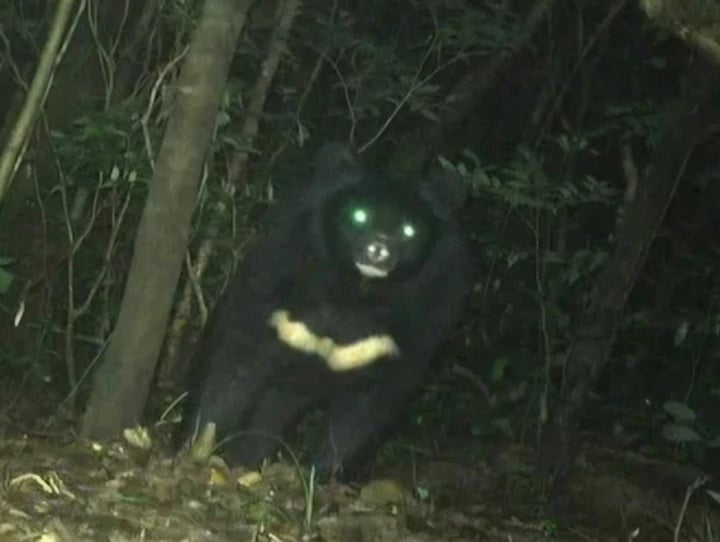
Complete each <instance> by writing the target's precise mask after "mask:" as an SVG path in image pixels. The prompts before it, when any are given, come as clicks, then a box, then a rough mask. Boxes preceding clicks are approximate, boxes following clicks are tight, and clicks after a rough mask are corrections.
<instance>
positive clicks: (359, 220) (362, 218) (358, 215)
mask: <svg viewBox="0 0 720 542" xmlns="http://www.w3.org/2000/svg"><path fill="white" fill-rule="evenodd" d="M368 218H369V217H368V213H367V211H366V210H365V209H363V208H362V207H358V208H357V209H354V210H353V212H352V220H353V222H354V223H355V224H366V223H367V221H368Z"/></svg>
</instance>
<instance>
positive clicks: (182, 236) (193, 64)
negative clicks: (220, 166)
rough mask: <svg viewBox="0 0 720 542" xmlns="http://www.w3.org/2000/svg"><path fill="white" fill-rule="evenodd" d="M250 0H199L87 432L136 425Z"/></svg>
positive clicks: (96, 434)
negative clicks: (198, 12) (200, 4)
mask: <svg viewBox="0 0 720 542" xmlns="http://www.w3.org/2000/svg"><path fill="white" fill-rule="evenodd" d="M251 5H252V0H206V2H205V5H204V7H203V11H202V14H201V16H200V20H199V22H198V26H197V29H196V30H195V34H194V36H193V40H192V43H191V44H190V48H189V50H188V53H187V57H186V58H185V60H184V63H183V66H182V69H181V72H180V77H179V80H178V83H177V97H176V103H175V107H174V110H173V113H172V115H171V117H170V119H169V121H168V125H167V128H166V131H165V136H164V138H163V142H162V145H161V147H160V151H159V153H158V158H157V164H156V169H155V176H154V178H153V180H152V185H151V187H150V191H149V194H148V198H147V202H146V204H145V210H144V212H143V216H142V218H141V221H140V225H139V228H138V232H137V237H136V238H135V247H134V255H133V260H132V264H131V266H130V272H129V274H128V280H127V284H126V286H125V293H124V296H123V301H122V305H121V307H120V314H119V316H118V321H117V324H116V326H115V329H114V331H113V334H112V338H111V340H110V344H109V346H108V350H107V352H106V354H105V357H104V359H103V364H102V366H101V367H100V368H99V370H98V372H97V374H96V375H95V382H94V386H93V389H92V392H91V395H90V399H89V402H88V406H87V411H86V412H85V418H84V420H83V426H82V434H83V436H85V437H87V438H107V437H113V436H116V435H117V434H118V433H119V432H120V431H121V430H122V429H124V428H126V427H130V426H133V425H135V424H136V423H138V421H139V419H140V416H141V414H142V411H143V408H144V406H145V401H146V399H147V395H148V391H149V389H150V383H151V381H152V377H153V372H154V369H155V364H156V362H157V359H158V356H159V353H160V349H161V347H162V342H163V337H164V335H165V330H166V327H167V323H168V318H169V315H170V310H171V307H172V301H173V296H174V293H175V288H176V286H177V282H178V278H179V276H180V270H181V265H182V261H183V258H184V256H185V251H186V248H187V240H188V234H189V229H190V223H191V218H192V213H193V210H194V207H195V201H196V198H197V192H198V183H199V179H200V173H201V169H202V165H203V161H204V159H205V154H206V149H207V148H208V143H209V141H210V138H211V137H212V133H213V129H214V127H215V121H216V116H217V110H218V107H219V105H220V100H221V97H222V93H223V89H224V86H225V82H226V80H227V76H228V70H229V66H230V62H231V60H232V58H233V54H234V51H235V47H236V44H237V41H238V38H239V36H240V32H241V30H242V28H243V26H244V24H245V20H246V16H247V12H248V10H249V8H250V6H251Z"/></svg>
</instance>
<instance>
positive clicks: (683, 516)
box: [0, 386, 720, 542]
mask: <svg viewBox="0 0 720 542" xmlns="http://www.w3.org/2000/svg"><path fill="white" fill-rule="evenodd" d="M3 387H4V386H3ZM4 391H7V388H6V389H5V390H4ZM3 395H5V394H3ZM5 396H6V397H7V395H5ZM38 396H39V395H38V393H35V392H34V393H23V394H22V397H24V398H27V400H22V401H21V402H20V403H26V402H27V403H28V404H27V405H25V406H22V404H20V403H18V402H13V404H12V408H5V409H4V410H0V468H1V472H2V476H3V480H2V485H1V486H0V540H1V541H5V540H8V541H14V540H18V541H21V540H22V541H25V540H38V541H42V542H54V541H62V542H69V541H113V542H121V541H130V540H142V541H188V542H191V541H204V540H208V541H212V540H217V541H237V542H244V541H273V542H280V541H282V542H291V541H313V540H315V541H323V542H336V541H337V542H381V541H382V542H432V541H456V542H461V541H475V540H477V541H480V540H482V541H498V542H500V541H502V542H529V541H533V542H535V541H561V542H570V541H573V542H574V541H577V542H581V541H582V542H588V541H598V542H609V541H623V542H624V541H633V540H638V541H652V542H664V541H683V542H685V541H688V542H690V541H697V542H710V541H711V540H715V541H717V540H720V504H719V503H718V502H717V501H716V500H715V499H714V498H713V492H712V491H711V490H710V489H709V488H712V487H713V486H712V485H705V486H703V487H700V488H695V489H694V488H693V484H695V481H696V480H697V477H698V475H699V472H698V471H697V470H696V469H694V468H692V467H689V466H684V465H679V464H676V463H669V462H665V461H661V460H658V459H653V458H651V457H648V456H645V455H643V454H641V453H638V452H637V451H633V452H630V451H627V450H626V451H619V450H611V449H609V448H603V447H601V446H597V445H595V446H592V445H588V446H585V448H584V450H583V453H582V455H581V457H580V458H579V460H578V463H577V466H576V469H575V470H574V471H573V477H572V479H571V482H570V483H569V484H568V485H567V487H566V488H565V489H564V490H563V492H562V495H560V496H559V498H555V499H554V500H553V502H554V503H555V504H554V505H550V504H548V500H547V499H546V498H544V496H543V491H542V488H541V487H540V484H538V482H537V478H535V477H534V474H533V473H534V464H533V454H532V451H531V450H530V449H529V448H527V447H522V446H518V445H516V444H512V443H507V442H503V443H501V442H484V443H482V445H477V443H476V444H474V445H473V446H471V447H468V449H472V450H473V452H472V453H466V452H464V451H463V450H462V447H457V446H456V447H455V449H454V452H453V453H445V454H426V453H424V454H419V455H418V456H417V457H416V459H415V461H414V462H413V463H412V464H408V463H409V462H407V461H406V462H404V463H402V464H396V465H392V464H383V465H382V467H380V468H379V469H378V472H377V473H376V474H377V476H375V475H374V476H373V479H372V480H371V481H369V482H367V483H365V484H361V485H357V486H346V485H340V484H315V483H313V482H312V481H311V480H310V478H309V476H308V473H307V471H304V470H302V469H298V468H296V467H295V466H294V465H291V464H287V463H282V462H278V463H273V464H270V465H268V466H267V467H266V468H264V469H263V470H262V471H261V472H258V471H248V470H243V469H228V468H227V467H226V466H225V465H224V463H223V462H222V460H220V459H219V458H215V457H213V458H211V460H210V461H208V462H206V463H204V464H194V463H192V462H191V461H190V460H188V459H181V458H173V457H171V456H170V455H169V454H168V453H167V450H166V447H165V446H163V445H162V444H161V443H160V441H161V440H162V438H160V437H158V442H157V443H155V444H153V445H152V446H150V447H145V446H143V445H141V446H138V445H137V444H132V443H131V442H135V441H137V440H138V439H133V438H132V436H133V435H132V434H128V435H126V438H125V439H123V440H120V441H118V442H115V443H111V444H104V445H100V444H95V443H87V442H81V441H79V440H78V439H77V438H76V436H75V435H74V434H73V431H72V430H71V429H70V428H71V427H76V420H72V419H69V418H68V419H67V420H65V421H62V422H58V421H57V420H56V422H55V423H54V424H53V428H54V429H52V430H48V429H41V428H42V427H47V424H46V423H44V421H47V420H44V421H43V420H39V419H38V418H34V419H35V421H33V422H29V421H28V420H29V419H33V418H28V417H27V416H31V415H32V412H33V404H35V406H37V403H38V402H37V397H38ZM33 398H34V400H31V399H33ZM46 398H47V399H49V397H47V395H46ZM6 405H7V403H6ZM41 422H43V423H41ZM58 425H64V426H66V427H67V429H66V430H58V429H55V428H56V427H57V426H58ZM31 427H37V429H31ZM19 428H20V429H19ZM21 431H22V432H21ZM163 432H165V433H167V431H165V430H164V429H162V428H160V429H158V428H154V429H152V430H151V433H152V434H153V435H154V434H156V433H157V434H158V435H161V434H162V433H163ZM128 437H130V440H129V441H128V440H127V438H128ZM140 440H141V441H142V439H140ZM384 463H386V462H384ZM715 487H717V486H715ZM714 495H715V498H717V495H718V493H714ZM556 497H558V496H557V495H556Z"/></svg>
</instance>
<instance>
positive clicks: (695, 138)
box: [538, 62, 720, 487]
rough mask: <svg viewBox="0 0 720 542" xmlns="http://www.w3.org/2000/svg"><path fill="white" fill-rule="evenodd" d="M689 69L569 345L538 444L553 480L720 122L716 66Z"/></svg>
mask: <svg viewBox="0 0 720 542" xmlns="http://www.w3.org/2000/svg"><path fill="white" fill-rule="evenodd" d="M694 70H695V71H694V73H692V74H691V75H690V77H689V78H688V79H689V83H688V88H689V89H691V91H690V92H689V93H688V96H686V97H685V105H684V107H683V108H682V112H681V113H680V115H671V117H670V118H668V123H667V128H666V134H667V135H666V136H665V138H664V140H663V142H662V143H661V144H660V145H659V146H658V148H657V149H656V152H655V155H654V157H653V160H652V162H651V167H650V169H649V173H648V175H647V176H646V179H644V180H643V182H642V185H641V187H640V189H639V190H638V193H637V198H636V200H635V202H634V204H632V205H631V206H630V207H629V208H628V209H627V214H626V216H625V217H624V219H623V221H622V223H621V225H620V229H619V231H618V235H617V244H616V246H615V249H614V250H613V252H612V253H611V254H610V256H609V257H608V259H607V261H606V262H605V264H604V266H603V268H602V269H601V270H600V272H599V273H598V275H597V278H596V279H595V284H594V286H593V289H592V293H591V298H590V303H589V304H588V307H587V308H586V309H585V311H584V313H583V314H582V315H581V316H580V318H579V324H578V327H577V332H576V334H575V338H574V341H573V342H572V344H571V345H570V347H569V349H568V351H567V354H566V361H565V378H564V381H563V389H562V391H561V397H560V400H559V403H558V405H557V408H556V409H555V410H554V412H552V414H551V416H552V420H551V421H550V423H549V424H548V426H547V427H545V428H544V430H543V432H542V435H541V437H540V441H539V447H538V465H539V467H540V469H541V471H542V472H543V473H544V474H545V475H546V477H547V482H548V483H549V485H550V486H552V487H556V486H557V485H558V484H559V483H561V482H562V481H563V480H564V479H565V477H566V475H567V473H568V472H569V470H570V468H571V467H572V465H573V463H574V460H575V456H576V453H577V429H578V421H579V420H580V417H581V415H582V411H583V408H584V406H585V398H586V397H587V395H588V393H589V392H590V391H591V389H592V387H593V385H594V383H595V381H596V379H597V377H598V375H599V374H600V372H601V371H602V369H603V368H604V366H605V363H606V361H607V359H608V357H609V356H610V353H611V351H612V348H613V346H614V343H615V336H616V332H617V327H618V324H619V322H620V321H621V319H622V314H623V312H624V310H625V305H626V302H627V298H628V295H629V294H630V292H631V290H632V288H633V286H634V285H635V279H636V277H637V276H638V274H639V273H640V271H641V269H642V266H643V264H644V262H645V257H646V255H647V251H648V249H649V247H650V245H651V244H652V242H653V241H654V239H655V236H656V235H657V232H658V230H659V228H660V225H661V223H662V220H663V218H664V216H665V212H666V210H667V208H668V206H669V205H670V202H671V201H672V198H673V196H674V195H675V190H676V188H677V185H678V183H679V182H680V179H681V177H682V175H683V172H684V167H685V165H686V164H687V161H688V160H689V158H690V155H691V153H692V151H693V149H694V147H695V146H696V145H697V143H698V142H699V141H700V140H701V139H702V138H704V137H707V131H708V127H710V126H712V125H713V123H716V122H718V117H719V116H720V112H718V109H717V105H716V104H715V103H713V97H714V96H715V93H716V92H717V88H718V82H719V80H720V77H719V76H720V73H718V72H717V70H714V69H711V66H710V65H709V64H708V63H705V62H696V65H695V67H694Z"/></svg>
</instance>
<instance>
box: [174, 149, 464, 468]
mask: <svg viewBox="0 0 720 542" xmlns="http://www.w3.org/2000/svg"><path fill="white" fill-rule="evenodd" d="M297 188H298V189H297V192H296V197H288V198H286V199H285V200H284V201H283V202H281V203H280V205H278V206H276V207H275V208H274V209H272V210H271V211H270V212H269V215H268V217H267V222H266V226H267V231H266V233H265V234H264V236H263V237H261V239H259V240H258V242H257V243H256V244H255V245H254V247H253V248H252V249H250V251H249V252H248V253H247V255H246V256H245V258H244V260H243V261H242V263H241V264H240V268H239V269H238V271H237V274H236V275H235V277H234V278H233V279H232V281H231V282H230V284H229V286H228V288H227V290H226V292H225V293H224V295H223V296H222V298H221V299H220V301H219V302H218V304H217V306H216V308H215V310H214V312H213V314H212V316H211V318H210V322H209V323H208V325H207V328H206V330H205V333H204V335H203V338H202V340H201V342H200V344H199V345H198V349H197V352H196V356H195V359H194V362H193V367H194V370H193V373H192V376H191V382H190V386H189V388H190V389H189V398H188V400H187V405H186V409H185V411H184V415H183V423H182V424H181V427H180V431H179V434H178V436H179V441H178V442H179V443H186V442H188V441H189V440H190V439H191V437H192V435H193V433H194V431H195V430H196V428H197V427H202V425H203V424H205V423H206V422H209V421H212V422H215V424H216V426H217V432H218V437H219V439H223V438H225V437H228V440H227V442H226V443H225V444H224V446H223V452H222V455H224V457H225V458H226V459H227V460H228V461H229V462H231V463H241V464H244V465H247V466H251V467H254V466H257V465H258V464H259V463H260V462H261V461H262V460H263V459H264V458H265V457H268V456H270V455H272V454H273V453H274V452H275V451H276V450H277V447H278V439H280V438H282V436H283V434H285V432H286V430H287V429H288V428H289V427H290V426H291V425H292V424H293V423H295V422H297V421H298V420H299V419H300V416H301V415H302V414H304V413H305V412H306V411H307V409H308V408H310V407H313V406H323V407H326V408H327V411H328V420H329V421H328V428H327V433H326V435H325V437H324V439H323V440H322V442H321V443H320V446H319V447H318V449H317V450H316V453H315V454H314V456H313V457H312V458H311V459H310V462H311V463H312V464H315V465H316V467H317V468H318V470H319V471H320V472H322V473H323V474H329V473H333V472H337V471H338V469H344V470H345V472H346V474H347V473H348V472H353V471H352V469H354V468H355V467H358V466H360V465H361V464H362V463H363V462H364V461H366V460H367V459H368V458H369V457H370V456H371V454H372V452H373V451H374V449H375V448H376V446H377V445H379V444H380V442H381V439H382V437H383V436H384V435H385V434H386V432H387V430H388V428H389V427H390V426H391V425H392V422H393V421H394V420H395V419H396V417H397V415H398V413H399V412H400V411H401V408H402V407H403V406H404V405H405V403H406V402H407V400H408V399H409V398H410V397H411V396H412V394H413V392H415V391H416V390H417V388H418V386H419V384H420V383H421V381H422V378H423V376H424V375H425V372H426V368H427V366H428V364H429V362H430V360H431V358H432V355H433V354H434V352H435V350H436V349H437V347H438V346H439V345H440V343H441V342H443V340H444V339H446V338H447V336H448V334H449V333H450V332H451V331H452V328H453V327H454V326H455V325H456V323H457V320H458V318H459V316H460V313H461V309H462V305H463V300H464V298H465V297H466V294H467V293H468V292H469V290H470V287H471V278H470V264H469V257H468V251H467V248H466V246H465V242H464V240H463V237H462V236H461V234H460V232H459V229H458V226H457V224H456V223H455V221H454V219H453V215H454V212H455V211H456V210H457V208H458V207H459V206H460V204H461V203H462V200H463V199H464V191H463V190H461V189H460V188H461V187H460V185H459V181H458V180H457V179H454V178H453V179H451V180H447V179H444V180H439V179H435V180H430V179H428V180H422V181H416V182H412V183H406V184H400V183H397V182H396V183H391V182H390V181H386V180H383V179H382V178H380V177H379V176H376V175H374V174H370V173H368V172H366V171H365V170H363V169H362V168H361V167H360V165H359V164H358V163H357V161H356V159H355V157H354V156H353V154H352V153H351V152H350V151H349V150H348V149H347V148H345V147H344V146H340V145H329V146H327V147H326V148H325V149H324V150H323V151H322V152H321V154H320V157H319V160H318V163H317V167H316V172H315V175H314V178H313V180H312V182H311V183H310V184H309V186H301V187H297ZM348 193H355V195H356V196H357V197H358V198H361V199H362V198H370V199H371V200H372V201H371V203H372V202H374V203H377V204H379V205H380V206H381V207H382V205H385V207H383V209H384V211H385V215H382V214H381V213H380V212H378V218H377V220H378V221H382V220H383V217H384V220H385V222H388V221H389V222H391V223H392V224H393V225H395V222H393V220H395V219H396V218H397V217H399V216H400V214H394V215H393V213H392V211H394V210H396V209H398V208H399V207H398V206H401V207H402V208H404V209H405V212H406V214H408V213H409V214H410V215H412V216H414V217H415V218H416V219H417V221H416V222H415V224H416V225H417V226H418V227H417V230H416V229H415V228H412V229H410V230H405V229H403V230H402V231H404V232H405V233H407V234H408V235H407V236H406V237H408V238H411V237H412V239H411V241H410V242H406V243H405V244H402V242H401V243H400V244H398V245H397V246H395V248H397V250H395V249H394V248H393V246H392V239H389V240H388V242H387V244H388V246H390V248H391V251H390V252H391V253H392V252H397V254H398V255H399V258H396V260H397V261H392V262H390V260H392V258H390V259H388V260H387V261H381V262H379V263H378V266H380V267H381V266H382V265H385V264H386V263H387V264H388V265H389V266H390V265H391V264H394V268H393V269H392V270H391V271H390V272H389V274H388V276H387V277H385V278H366V277H363V276H362V274H361V273H360V272H359V271H358V267H356V265H355V263H354V260H353V258H352V257H351V254H350V247H349V246H348V245H350V244H351V241H363V242H365V238H364V237H361V236H360V234H359V233H357V232H355V231H354V230H353V231H351V230H349V229H348V228H349V226H348V227H347V228H346V230H343V229H342V228H343V227H345V226H346V225H345V224H342V223H341V222H338V220H342V217H343V216H344V215H342V214H341V215H338V214H337V213H338V209H339V206H340V205H341V204H342V202H343V197H347V194H348ZM338 216H340V217H341V218H340V219H338ZM403 216H405V215H403ZM357 218H358V219H359V221H360V219H364V218H366V217H365V216H364V215H359V216H357ZM363 222H364V220H363ZM343 231H344V232H345V235H343V234H342V232H343ZM366 231H370V233H374V231H373V230H372V229H371V228H369V229H367V230H366ZM416 235H417V237H415V236H416ZM400 237H402V236H400ZM379 239H381V242H380V244H379V245H377V246H378V247H380V248H382V246H384V245H383V243H384V241H383V240H384V239H386V238H385V237H382V238H379ZM401 241H402V240H401ZM404 241H407V239H404ZM361 247H362V248H363V250H365V252H363V251H360V257H365V256H368V257H370V255H371V252H370V251H368V250H367V246H366V245H361ZM372 254H374V255H376V254H377V252H373V253H372ZM355 256H357V253H356V254H355ZM373 257H374V256H373ZM378 261H379V260H378ZM388 262H389V263H388ZM278 310H285V311H287V312H288V314H289V316H290V318H291V319H292V320H294V321H301V322H302V323H303V324H304V325H305V326H306V327H307V328H308V329H309V330H310V331H312V332H313V333H314V334H315V335H317V336H319V337H325V338H329V339H332V342H333V344H334V343H339V344H349V343H353V342H355V341H358V340H360V339H363V338H366V337H368V336H374V335H382V336H384V337H388V338H389V339H388V340H391V342H392V341H394V344H395V345H396V346H397V349H398V350H399V353H396V354H397V355H391V354H388V355H385V356H383V357H382V358H380V359H378V360H375V361H374V363H371V364H369V365H367V366H365V367H361V368H357V369H354V370H344V371H341V372H336V371H333V370H331V369H330V368H329V367H328V364H327V363H326V361H325V360H324V359H323V358H322V357H321V356H320V354H312V353H310V354H308V353H303V352H300V351H298V350H295V349H293V348H291V347H290V346H288V345H287V344H285V343H284V342H282V341H281V340H280V339H279V338H278V331H277V330H276V329H275V328H273V327H272V326H271V325H270V323H269V322H270V320H271V317H272V315H273V313H274V312H275V311H278ZM263 435H271V436H274V437H276V438H266V437H265V436H263Z"/></svg>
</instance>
